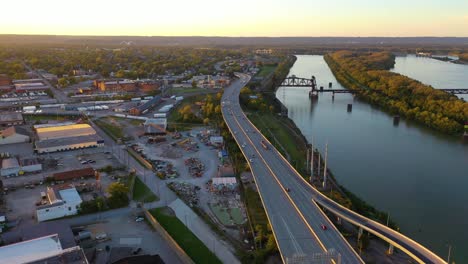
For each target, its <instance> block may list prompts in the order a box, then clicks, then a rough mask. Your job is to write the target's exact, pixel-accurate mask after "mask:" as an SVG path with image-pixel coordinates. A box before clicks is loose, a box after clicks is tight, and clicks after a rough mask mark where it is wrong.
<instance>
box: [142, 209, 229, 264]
mask: <svg viewBox="0 0 468 264" xmlns="http://www.w3.org/2000/svg"><path fill="white" fill-rule="evenodd" d="M149 211H150V213H151V214H152V215H153V216H154V217H155V218H156V220H158V222H159V223H160V224H161V225H162V226H163V227H164V229H166V231H167V232H168V233H169V235H171V237H172V238H173V239H174V240H175V241H176V242H177V243H178V244H179V245H180V246H181V247H182V249H183V250H184V251H185V252H186V253H187V255H189V256H190V258H191V259H192V260H193V261H194V262H195V263H221V261H220V260H219V259H218V258H217V257H216V255H214V254H213V253H212V252H211V251H210V250H209V249H208V248H207V247H206V246H205V244H203V242H201V241H200V240H199V239H198V238H197V237H196V236H195V235H194V234H193V233H192V231H190V229H188V228H187V227H186V226H185V225H184V224H183V223H182V222H181V221H180V220H179V219H178V218H177V217H176V216H170V215H167V214H165V213H164V208H156V209H152V210H149ZM216 243H219V242H218V241H216Z"/></svg>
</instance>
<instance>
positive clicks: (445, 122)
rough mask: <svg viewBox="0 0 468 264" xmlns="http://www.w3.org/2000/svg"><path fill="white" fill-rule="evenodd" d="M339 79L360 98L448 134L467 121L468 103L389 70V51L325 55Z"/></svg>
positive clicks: (459, 129) (392, 61) (390, 65)
mask: <svg viewBox="0 0 468 264" xmlns="http://www.w3.org/2000/svg"><path fill="white" fill-rule="evenodd" d="M325 60H326V62H327V63H328V65H329V67H330V69H331V70H332V72H333V74H334V75H335V77H336V78H337V79H338V81H339V82H340V83H341V84H342V85H343V86H345V87H346V88H348V89H352V90H357V91H358V92H357V95H358V97H360V98H362V99H364V100H366V101H368V102H370V103H372V104H374V105H378V106H380V107H382V108H383V109H385V110H387V111H389V112H391V113H392V114H398V115H401V116H403V117H405V118H407V119H411V120H415V121H417V122H419V123H421V124H425V125H426V126H428V127H431V128H433V129H436V130H438V131H441V132H444V133H447V134H459V133H461V132H462V131H463V124H464V123H465V122H467V121H468V103H466V102H464V101H463V100H461V99H459V98H458V97H456V96H454V95H451V94H449V93H446V92H443V91H440V90H437V89H434V88H433V87H431V86H428V85H425V84H423V83H421V82H419V81H416V80H414V79H411V78H408V77H406V76H403V75H401V74H398V73H394V72H390V71H388V70H389V69H390V68H391V67H392V66H393V64H394V63H395V58H394V56H393V55H392V54H391V53H389V52H374V53H355V52H350V51H338V52H334V53H330V54H326V55H325Z"/></svg>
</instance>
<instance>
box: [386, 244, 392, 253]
mask: <svg viewBox="0 0 468 264" xmlns="http://www.w3.org/2000/svg"><path fill="white" fill-rule="evenodd" d="M387 254H388V255H392V254H393V245H392V244H390V246H389V247H388V251H387Z"/></svg>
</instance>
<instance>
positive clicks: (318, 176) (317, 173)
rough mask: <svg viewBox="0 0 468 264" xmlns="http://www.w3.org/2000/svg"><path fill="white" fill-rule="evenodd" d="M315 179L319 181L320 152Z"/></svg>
mask: <svg viewBox="0 0 468 264" xmlns="http://www.w3.org/2000/svg"><path fill="white" fill-rule="evenodd" d="M317 179H319V180H320V152H319V153H318V164H317Z"/></svg>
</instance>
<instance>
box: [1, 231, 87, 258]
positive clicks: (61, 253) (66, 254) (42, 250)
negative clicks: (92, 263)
mask: <svg viewBox="0 0 468 264" xmlns="http://www.w3.org/2000/svg"><path fill="white" fill-rule="evenodd" d="M0 263H9V264H19V263H56V264H64V263H80V264H87V263H88V260H87V259H86V256H85V254H84V252H83V249H82V248H80V247H79V246H74V247H70V248H65V249H64V248H63V247H62V243H61V241H60V239H59V235H58V234H51V235H47V236H43V237H38V238H34V239H30V240H26V241H22V242H18V243H15V244H11V245H6V246H3V247H0Z"/></svg>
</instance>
